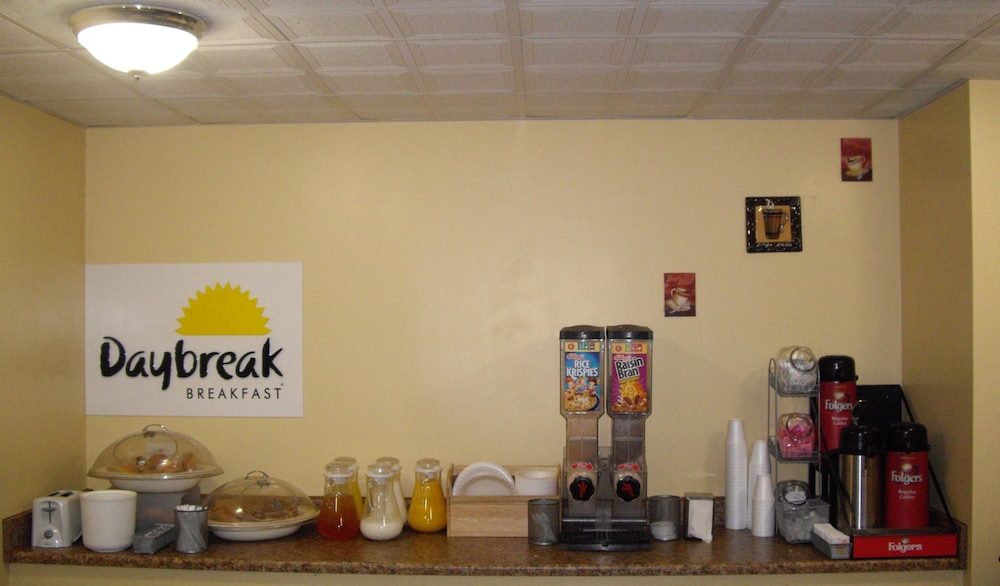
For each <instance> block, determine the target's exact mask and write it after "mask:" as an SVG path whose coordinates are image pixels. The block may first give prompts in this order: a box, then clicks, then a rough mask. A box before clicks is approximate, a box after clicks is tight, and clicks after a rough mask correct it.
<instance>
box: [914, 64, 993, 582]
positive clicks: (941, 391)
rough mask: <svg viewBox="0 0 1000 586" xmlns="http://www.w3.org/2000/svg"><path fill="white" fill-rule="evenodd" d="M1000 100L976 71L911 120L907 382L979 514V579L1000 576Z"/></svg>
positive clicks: (957, 489)
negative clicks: (999, 493)
mask: <svg viewBox="0 0 1000 586" xmlns="http://www.w3.org/2000/svg"><path fill="white" fill-rule="evenodd" d="M998 101H1000V84H998V83H996V82H992V83H991V82H972V83H970V84H967V85H965V86H962V87H961V88H959V89H956V90H955V91H953V92H951V93H950V94H948V95H947V96H945V97H943V98H941V99H939V100H938V101H936V102H935V103H934V104H932V105H931V106H929V107H927V108H924V109H923V110H921V111H920V112H917V113H915V114H913V115H911V116H908V117H907V118H905V119H903V120H902V121H901V123H900V170H901V173H900V175H901V177H902V180H901V182H900V211H901V214H900V215H901V228H900V240H901V249H902V263H901V264H902V283H903V288H902V291H903V295H902V308H903V348H904V352H903V381H904V384H905V386H906V387H907V389H908V391H909V393H910V396H911V397H912V398H913V403H914V408H915V410H916V412H917V415H918V417H919V418H920V420H921V421H923V422H924V423H926V424H927V426H928V428H929V429H930V430H932V437H931V442H932V451H931V453H932V460H933V463H934V465H935V468H936V471H937V472H938V474H939V475H940V476H941V480H942V484H943V486H944V490H945V493H946V494H948V497H949V504H950V505H951V506H952V508H953V512H954V513H955V515H956V516H958V517H959V518H962V519H971V522H970V535H971V544H972V546H971V551H970V556H971V564H970V567H971V571H970V572H968V575H967V580H968V582H969V583H971V584H995V583H997V581H998V580H1000V566H998V565H997V553H998V552H1000V506H998V504H997V502H996V490H995V485H996V477H997V475H996V470H997V467H998V466H1000V451H998V443H1000V429H998V426H997V424H996V414H997V413H998V412H1000V399H998V397H997V393H996V381H997V380H998V377H1000V367H998V365H997V360H996V356H997V355H998V353H1000V327H998V324H1000V313H998V311H1000V310H998V308H997V303H996V300H997V298H998V293H1000V281H998V279H1000V272H998V271H997V267H996V259H997V258H1000V237H998V236H997V231H996V228H995V226H996V225H997V222H998V220H1000V205H998V204H997V202H998V201H1000V187H998V180H1000V176H998V175H1000V169H998V167H997V164H996V158H997V153H998V152H1000V138H998V137H1000V108H998V106H997V104H998ZM970 422H971V424H970Z"/></svg>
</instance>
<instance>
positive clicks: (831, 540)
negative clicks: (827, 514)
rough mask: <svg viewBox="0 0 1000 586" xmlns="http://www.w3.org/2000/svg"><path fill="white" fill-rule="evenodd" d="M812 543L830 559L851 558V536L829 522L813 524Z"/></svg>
mask: <svg viewBox="0 0 1000 586" xmlns="http://www.w3.org/2000/svg"><path fill="white" fill-rule="evenodd" d="M812 544H813V546H815V547H816V549H818V550H820V551H821V552H822V553H823V555H825V556H826V557H828V558H830V559H831V560H847V559H851V538H850V537H848V536H847V535H845V534H844V533H841V532H840V531H838V530H837V529H836V528H835V527H834V526H833V525H831V524H829V523H816V524H814V525H813V527H812Z"/></svg>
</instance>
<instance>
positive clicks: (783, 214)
mask: <svg viewBox="0 0 1000 586" xmlns="http://www.w3.org/2000/svg"><path fill="white" fill-rule="evenodd" d="M746 230H747V252H800V251H801V250H802V202H801V199H800V198H798V197H748V198H746Z"/></svg>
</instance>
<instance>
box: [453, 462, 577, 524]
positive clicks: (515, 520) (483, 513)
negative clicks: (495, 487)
mask: <svg viewBox="0 0 1000 586" xmlns="http://www.w3.org/2000/svg"><path fill="white" fill-rule="evenodd" d="M465 467H466V465H459V464H452V465H451V466H449V467H448V472H447V474H446V475H445V490H444V494H445V498H446V499H447V501H448V537H527V536H528V501H529V500H531V499H534V498H545V497H543V496H520V495H513V496H455V495H452V494H451V487H452V486H453V485H454V483H455V478H457V477H458V475H459V474H460V473H461V472H462V470H464V469H465ZM504 468H506V469H507V471H508V472H510V473H511V475H512V476H515V477H516V476H517V473H518V472H520V471H521V470H524V469H542V470H553V471H555V473H556V491H557V494H553V495H550V496H552V497H553V498H559V494H558V493H561V487H562V473H561V472H562V471H561V467H560V466H507V465H504Z"/></svg>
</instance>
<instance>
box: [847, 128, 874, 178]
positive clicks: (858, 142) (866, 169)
mask: <svg viewBox="0 0 1000 586" xmlns="http://www.w3.org/2000/svg"><path fill="white" fill-rule="evenodd" d="M840 180H841V181H871V180H872V139H870V138H842V139H840Z"/></svg>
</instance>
